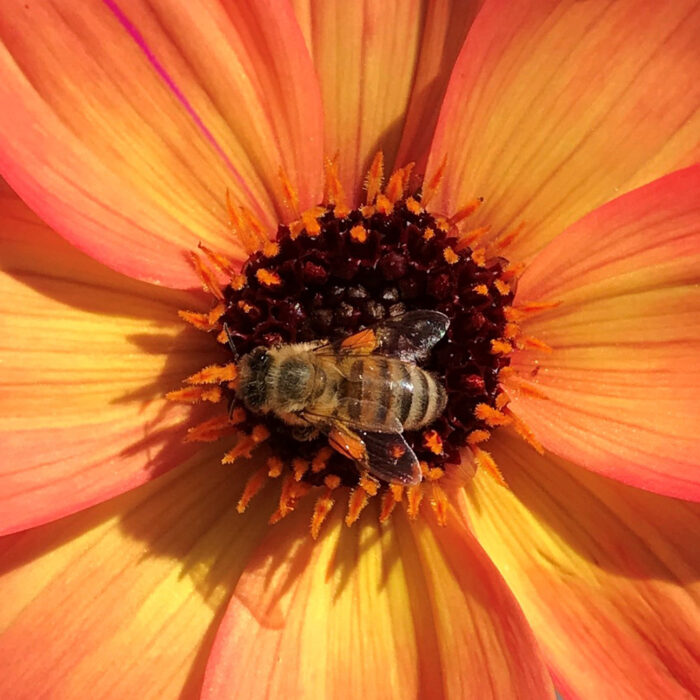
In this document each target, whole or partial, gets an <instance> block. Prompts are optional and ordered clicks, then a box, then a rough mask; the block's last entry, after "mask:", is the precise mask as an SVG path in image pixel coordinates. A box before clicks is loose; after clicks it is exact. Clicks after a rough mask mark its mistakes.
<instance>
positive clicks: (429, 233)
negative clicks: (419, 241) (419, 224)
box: [423, 226, 435, 241]
mask: <svg viewBox="0 0 700 700" xmlns="http://www.w3.org/2000/svg"><path fill="white" fill-rule="evenodd" d="M431 238H435V231H434V230H433V229H432V228H431V227H430V226H428V228H426V229H425V231H423V240H425V241H429V240H430V239H431Z"/></svg>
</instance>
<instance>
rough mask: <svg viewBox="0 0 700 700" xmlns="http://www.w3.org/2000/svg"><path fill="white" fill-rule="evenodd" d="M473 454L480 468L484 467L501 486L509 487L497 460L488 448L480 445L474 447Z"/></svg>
mask: <svg viewBox="0 0 700 700" xmlns="http://www.w3.org/2000/svg"><path fill="white" fill-rule="evenodd" d="M471 449H472V454H473V455H474V461H475V462H476V466H477V468H478V469H483V470H484V471H486V473H487V474H489V476H491V477H493V478H494V479H495V480H496V482H497V483H498V484H500V485H501V486H505V487H506V488H507V487H508V484H507V483H506V480H505V479H504V478H503V474H501V471H500V469H499V468H498V465H497V464H496V461H495V460H494V458H493V457H492V456H491V454H490V453H488V452H486V450H482V449H481V448H480V447H472V448H471Z"/></svg>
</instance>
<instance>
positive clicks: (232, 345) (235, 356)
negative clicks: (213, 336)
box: [224, 323, 238, 362]
mask: <svg viewBox="0 0 700 700" xmlns="http://www.w3.org/2000/svg"><path fill="white" fill-rule="evenodd" d="M224 333H226V337H227V338H228V346H229V347H230V348H231V352H232V353H233V361H234V362H237V361H238V350H237V349H236V344H235V343H234V342H233V336H232V335H231V330H230V329H229V327H228V323H224Z"/></svg>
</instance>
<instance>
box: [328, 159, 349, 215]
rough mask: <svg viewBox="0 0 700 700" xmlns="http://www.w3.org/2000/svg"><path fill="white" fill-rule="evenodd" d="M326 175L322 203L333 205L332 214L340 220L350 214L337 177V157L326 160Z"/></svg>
mask: <svg viewBox="0 0 700 700" xmlns="http://www.w3.org/2000/svg"><path fill="white" fill-rule="evenodd" d="M324 170H325V173H326V178H325V187H324V195H323V201H324V202H326V203H327V204H330V205H333V206H334V208H333V214H334V215H335V217H336V218H338V219H342V218H343V217H345V216H347V215H348V214H349V213H350V209H349V208H348V206H347V202H346V199H345V190H344V189H343V186H342V184H341V183H340V178H339V177H338V157H337V156H336V157H335V158H333V160H330V159H328V158H327V159H326V161H325V163H324Z"/></svg>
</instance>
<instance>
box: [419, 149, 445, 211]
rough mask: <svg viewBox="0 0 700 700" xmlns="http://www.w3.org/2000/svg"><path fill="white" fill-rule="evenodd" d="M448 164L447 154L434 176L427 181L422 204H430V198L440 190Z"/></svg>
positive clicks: (425, 205)
mask: <svg viewBox="0 0 700 700" xmlns="http://www.w3.org/2000/svg"><path fill="white" fill-rule="evenodd" d="M446 166H447V156H445V157H444V158H443V159H442V162H441V163H440V165H439V166H438V168H437V170H436V171H435V172H434V173H433V176H432V177H431V178H430V180H428V182H426V183H425V185H424V187H423V197H422V200H421V204H422V205H423V206H424V207H427V206H428V203H429V202H430V200H431V199H432V198H433V197H434V196H435V193H436V192H437V191H438V188H439V187H440V184H441V183H442V178H443V177H444V175H445V167H446Z"/></svg>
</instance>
